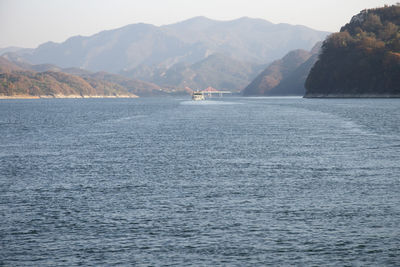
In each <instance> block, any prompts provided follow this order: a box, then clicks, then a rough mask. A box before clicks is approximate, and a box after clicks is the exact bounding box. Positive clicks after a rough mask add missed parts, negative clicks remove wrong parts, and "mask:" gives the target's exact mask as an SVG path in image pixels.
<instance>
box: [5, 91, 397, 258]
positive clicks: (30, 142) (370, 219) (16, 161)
mask: <svg viewBox="0 0 400 267" xmlns="http://www.w3.org/2000/svg"><path fill="white" fill-rule="evenodd" d="M0 114H1V116H0V138H1V139H0V221H1V222H0V266H75V265H83V266H104V265H107V266H127V265H138V266H161V265H163V266H168V265H169V266H176V265H178V266H199V265H201V266H214V265H215V266H218V265H225V266H265V265H275V266H276V265H305V266H320V265H331V266H343V265H347V266H350V265H356V266H396V265H397V266H399V265H400V100H396V99H392V100H390V99H389V100H383V99H370V100H357V99H352V100H350V99H347V100H332V99H331V100H316V99H314V100H307V99H300V98H285V99H279V98H272V99H270V98H269V99H262V98H259V99H252V98H227V99H224V100H219V101H218V100H215V101H205V102H191V101H190V100H188V99H64V100H62V99H44V100H1V101H0Z"/></svg>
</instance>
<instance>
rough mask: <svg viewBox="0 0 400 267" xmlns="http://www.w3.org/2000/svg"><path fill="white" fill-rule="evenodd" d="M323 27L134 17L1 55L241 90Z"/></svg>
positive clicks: (321, 35) (165, 82) (310, 42)
mask: <svg viewBox="0 0 400 267" xmlns="http://www.w3.org/2000/svg"><path fill="white" fill-rule="evenodd" d="M327 35H328V33H327V32H321V31H316V30H313V29H310V28H307V27H304V26H299V25H289V24H273V23H270V22H268V21H266V20H262V19H251V18H246V17H244V18H240V19H237V20H232V21H216V20H211V19H208V18H205V17H196V18H192V19H189V20H186V21H183V22H179V23H176V24H171V25H165V26H160V27H157V26H154V25H149V24H142V23H140V24H132V25H128V26H125V27H122V28H118V29H114V30H108V31H102V32H100V33H97V34H95V35H92V36H88V37H83V36H74V37H71V38H69V39H68V40H66V41H65V42H63V43H53V42H48V43H44V44H42V45H40V46H39V47H37V48H36V49H21V50H19V49H11V51H10V49H9V51H5V52H8V53H6V54H5V55H6V57H7V58H8V59H9V60H11V61H14V62H16V61H18V62H28V63H31V64H54V65H57V66H59V67H61V68H63V69H64V68H71V67H73V68H80V69H85V70H89V71H95V72H97V71H106V72H110V73H114V74H121V75H123V76H125V77H128V78H131V79H140V80H144V81H147V82H152V83H156V84H157V85H159V86H161V87H166V88H175V89H183V88H184V87H185V86H188V87H192V88H203V87H206V86H213V87H215V88H218V89H229V90H236V91H239V90H241V89H243V88H244V87H246V85H248V84H249V83H250V82H251V80H252V79H253V78H254V77H255V76H256V75H257V74H258V73H259V72H261V71H262V69H263V68H265V66H266V65H267V64H268V63H270V62H272V61H273V60H276V59H279V58H281V57H282V56H284V55H285V54H287V53H288V52H289V51H291V50H294V49H304V50H309V49H311V48H312V47H313V46H314V45H315V43H316V42H318V41H321V40H323V39H325V37H326V36H327ZM0 52H1V51H0ZM3 52H4V51H3Z"/></svg>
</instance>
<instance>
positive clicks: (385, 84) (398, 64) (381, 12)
mask: <svg viewBox="0 0 400 267" xmlns="http://www.w3.org/2000/svg"><path fill="white" fill-rule="evenodd" d="M306 88H307V91H306V94H305V97H400V4H396V5H393V6H385V7H383V8H376V9H369V10H363V11H362V12H361V13H359V14H358V15H356V16H354V17H353V18H352V19H351V21H350V23H348V24H346V25H345V26H344V27H342V28H341V30H340V32H339V33H334V34H332V35H331V36H329V38H327V39H326V40H325V42H324V44H323V46H322V53H321V55H320V57H319V60H318V61H317V62H316V63H315V65H314V66H313V68H312V69H311V71H310V74H309V76H308V78H307V81H306Z"/></svg>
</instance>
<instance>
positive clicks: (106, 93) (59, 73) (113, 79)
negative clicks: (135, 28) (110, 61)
mask: <svg viewBox="0 0 400 267" xmlns="http://www.w3.org/2000/svg"><path fill="white" fill-rule="evenodd" d="M35 70H40V72H38V71H35ZM68 72H69V73H68ZM71 73H74V74H76V75H74V74H71ZM160 90H161V89H160V88H159V87H158V86H156V85H152V84H149V83H146V82H142V81H136V80H131V79H128V78H125V77H122V76H119V75H115V74H107V73H91V72H89V71H82V70H79V69H74V68H69V69H64V70H63V69H61V68H59V67H57V66H54V65H50V64H44V65H29V64H28V63H25V62H17V63H14V62H11V61H9V60H8V59H7V58H5V57H1V56H0V97H136V94H134V93H133V92H139V93H141V94H143V95H152V94H160V93H162V92H160Z"/></svg>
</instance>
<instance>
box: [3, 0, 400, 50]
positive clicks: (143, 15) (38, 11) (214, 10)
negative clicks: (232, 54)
mask: <svg viewBox="0 0 400 267" xmlns="http://www.w3.org/2000/svg"><path fill="white" fill-rule="evenodd" d="M398 1H399V0H394V1H390V0H386V1H385V0H384V1H379V0H0V48H4V47H7V46H20V47H36V46H37V45H39V44H41V43H44V42H47V41H54V42H62V41H64V40H66V39H67V38H69V37H71V36H74V35H84V36H87V35H92V34H94V33H97V32H99V31H102V30H108V29H113V28H118V27H121V26H125V25H127V24H132V23H138V22H145V23H150V24H155V25H163V24H170V23H174V22H178V21H182V20H185V19H188V18H191V17H194V16H206V17H209V18H212V19H218V20H230V19H236V18H239V17H243V16H247V17H252V18H262V19H266V20H269V21H271V22H273V23H290V24H301V25H305V26H308V27H311V28H314V29H317V30H325V31H332V32H333V31H339V29H340V27H341V26H342V25H343V24H345V23H347V22H348V21H349V20H350V19H351V17H352V16H353V15H354V14H356V13H358V12H359V11H361V10H362V9H365V8H372V7H378V6H383V5H384V4H389V5H391V4H395V3H396V2H398Z"/></svg>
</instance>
